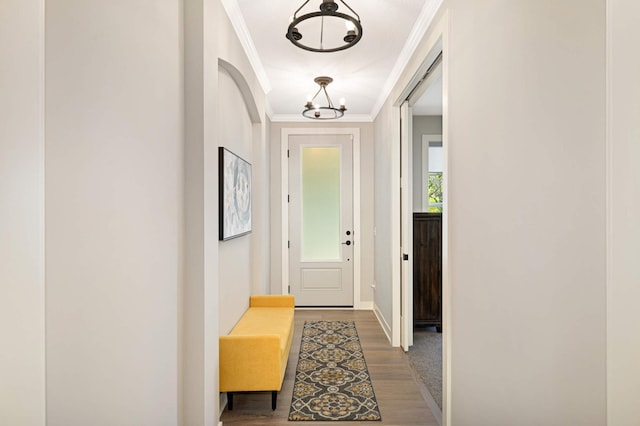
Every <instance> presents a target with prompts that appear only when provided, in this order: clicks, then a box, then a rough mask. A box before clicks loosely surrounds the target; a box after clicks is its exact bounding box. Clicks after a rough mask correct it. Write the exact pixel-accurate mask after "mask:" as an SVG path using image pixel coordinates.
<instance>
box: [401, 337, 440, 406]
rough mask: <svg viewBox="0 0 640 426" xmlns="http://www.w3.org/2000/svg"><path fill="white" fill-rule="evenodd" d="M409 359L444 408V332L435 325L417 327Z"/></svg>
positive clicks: (434, 397) (432, 394) (437, 402)
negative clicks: (437, 330) (440, 331)
mask: <svg viewBox="0 0 640 426" xmlns="http://www.w3.org/2000/svg"><path fill="white" fill-rule="evenodd" d="M408 354H409V359H410V360H411V363H412V364H413V366H414V368H415V370H416V371H417V372H418V374H419V375H420V378H421V379H422V382H423V383H424V384H425V386H426V387H427V390H428V391H429V393H430V394H431V396H432V397H433V399H434V400H435V402H436V404H438V406H439V407H440V409H442V333H437V332H436V329H435V327H425V328H415V329H414V332H413V346H412V347H411V348H410V349H409V353H408Z"/></svg>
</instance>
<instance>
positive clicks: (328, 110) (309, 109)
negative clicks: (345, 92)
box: [302, 77, 347, 120]
mask: <svg viewBox="0 0 640 426" xmlns="http://www.w3.org/2000/svg"><path fill="white" fill-rule="evenodd" d="M313 81H315V82H316V83H318V85H320V88H319V89H318V91H317V92H316V94H315V95H313V97H309V98H308V99H307V103H306V104H305V106H304V111H302V115H304V116H305V117H307V118H311V119H314V120H333V119H336V118H340V117H342V116H343V115H344V112H345V111H346V110H347V108H346V107H345V106H344V99H340V106H339V107H338V108H336V107H334V106H333V102H331V98H330V97H329V94H328V93H327V85H328V84H329V83H331V82H332V81H333V78H331V77H316V78H314V79H313ZM320 92H323V93H324V96H325V98H326V99H327V106H320V105H319V104H314V103H313V101H315V100H316V98H317V97H318V95H319V94H320Z"/></svg>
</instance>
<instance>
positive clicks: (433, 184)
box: [427, 172, 442, 212]
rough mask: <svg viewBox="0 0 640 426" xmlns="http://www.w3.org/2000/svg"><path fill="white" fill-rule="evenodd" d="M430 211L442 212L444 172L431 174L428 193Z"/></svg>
mask: <svg viewBox="0 0 640 426" xmlns="http://www.w3.org/2000/svg"><path fill="white" fill-rule="evenodd" d="M427 195H428V196H429V211H430V212H441V211H442V172H439V173H429V181H428V193H427Z"/></svg>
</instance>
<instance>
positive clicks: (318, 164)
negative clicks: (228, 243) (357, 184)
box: [289, 135, 356, 307]
mask: <svg viewBox="0 0 640 426" xmlns="http://www.w3.org/2000/svg"><path fill="white" fill-rule="evenodd" d="M352 164H353V142H352V136H351V135H289V285H290V293H291V294H293V295H294V296H295V300H296V306H345V307H346V306H353V270H354V269H353V263H354V262H353V260H354V259H353V252H354V250H353V247H354V244H355V243H356V241H355V239H354V230H353V167H352Z"/></svg>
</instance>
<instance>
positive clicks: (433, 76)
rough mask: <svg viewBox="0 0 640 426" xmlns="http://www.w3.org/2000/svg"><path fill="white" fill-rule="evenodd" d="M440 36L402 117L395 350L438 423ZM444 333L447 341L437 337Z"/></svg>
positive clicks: (405, 97) (442, 169)
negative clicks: (405, 361) (408, 362)
mask: <svg viewBox="0 0 640 426" xmlns="http://www.w3.org/2000/svg"><path fill="white" fill-rule="evenodd" d="M442 38H443V36H440V38H439V39H438V40H437V41H436V42H434V44H433V46H432V47H431V50H430V51H429V53H428V54H427V55H426V57H425V59H424V61H423V63H422V65H421V67H420V68H419V69H418V71H417V72H416V73H415V75H414V77H413V79H412V80H411V81H410V82H409V84H408V85H407V87H406V88H405V90H404V92H403V93H402V94H401V97H400V99H398V101H397V106H398V107H399V110H400V114H399V116H400V176H401V178H400V182H401V188H400V199H401V203H400V206H401V207H400V247H401V256H398V257H399V258H400V259H402V260H401V267H400V268H399V269H400V272H401V273H400V286H399V287H400V300H399V304H400V308H399V312H400V315H399V316H400V318H399V321H400V345H401V347H402V348H403V349H404V350H405V351H406V352H407V354H408V356H409V359H410V360H411V363H412V365H413V367H414V369H415V372H416V375H417V376H418V378H419V379H420V381H421V382H422V385H423V394H424V396H425V399H426V400H427V401H428V402H430V403H431V404H430V405H432V410H433V411H434V412H439V413H440V415H441V416H442V412H443V411H444V410H443V408H444V407H445V400H446V399H447V398H446V396H445V392H444V389H445V388H446V386H445V385H444V383H445V382H446V380H445V379H446V377H444V376H445V374H446V373H445V371H446V366H445V362H446V358H445V356H444V352H445V350H444V348H445V345H444V342H445V341H446V337H445V335H446V332H448V329H447V325H448V324H447V321H446V319H445V316H446V313H447V309H446V308H445V302H446V300H445V294H444V292H443V290H445V286H444V285H443V284H444V283H443V273H444V271H445V269H446V267H445V265H444V260H445V256H444V254H445V250H446V249H445V247H446V244H447V225H446V223H447V220H446V217H447V213H448V212H447V209H446V206H447V200H446V195H447V191H446V187H447V185H446V183H447V179H448V176H447V165H446V158H447V155H446V153H447V149H448V147H447V140H446V126H445V124H444V123H445V117H446V111H445V108H444V96H445V93H444V87H445V86H444V76H445V73H444V67H445V64H444V52H443V50H444V49H443V39H442ZM443 331H444V332H445V333H443Z"/></svg>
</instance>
